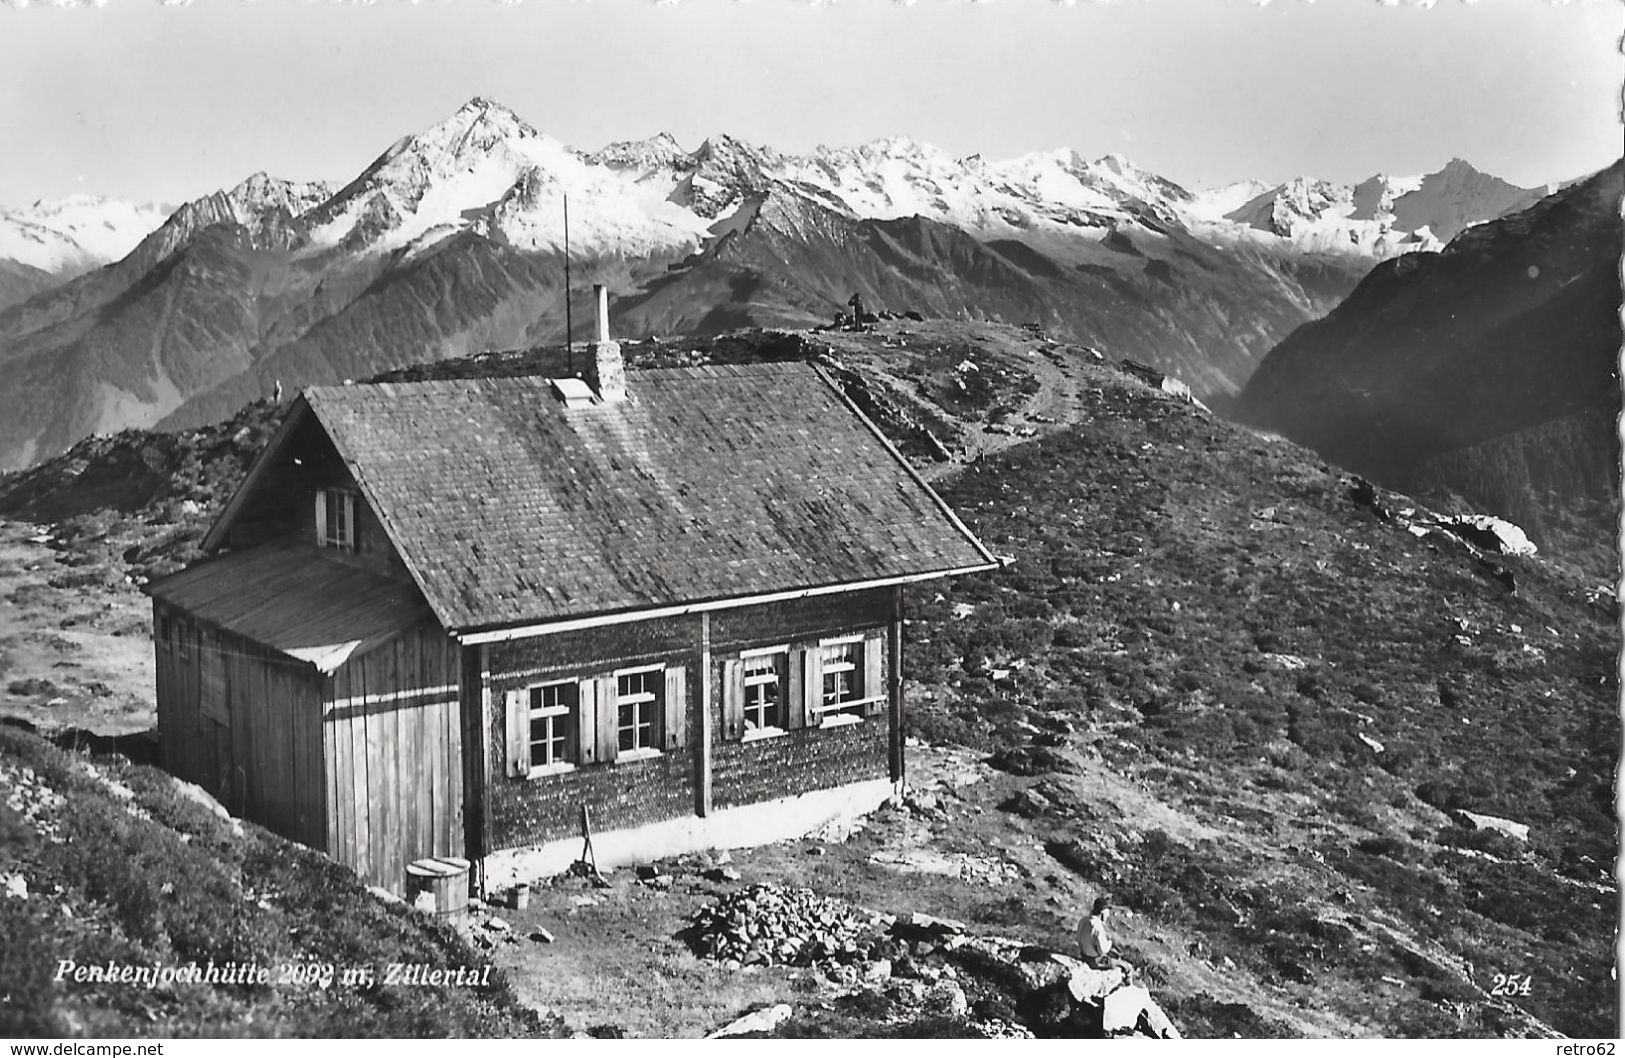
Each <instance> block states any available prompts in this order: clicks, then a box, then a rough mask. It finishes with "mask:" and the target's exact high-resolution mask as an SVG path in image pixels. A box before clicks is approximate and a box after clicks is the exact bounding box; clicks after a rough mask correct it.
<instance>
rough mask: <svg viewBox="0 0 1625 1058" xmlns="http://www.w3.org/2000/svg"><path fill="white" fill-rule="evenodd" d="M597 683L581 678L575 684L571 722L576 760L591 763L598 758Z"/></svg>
mask: <svg viewBox="0 0 1625 1058" xmlns="http://www.w3.org/2000/svg"><path fill="white" fill-rule="evenodd" d="M597 688H598V683H597V681H595V680H581V681H579V682H578V683H577V684H576V711H575V715H574V716H572V717H571V718H570V719H571V722H572V723H573V724H575V733H576V760H578V761H580V762H581V763H582V764H592V763H594V762H596V761H597V760H598V695H597V693H596V692H597Z"/></svg>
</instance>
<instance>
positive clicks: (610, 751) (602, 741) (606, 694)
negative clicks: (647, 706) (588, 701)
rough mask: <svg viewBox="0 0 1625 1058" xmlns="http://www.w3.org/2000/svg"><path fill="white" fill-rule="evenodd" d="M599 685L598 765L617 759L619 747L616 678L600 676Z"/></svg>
mask: <svg viewBox="0 0 1625 1058" xmlns="http://www.w3.org/2000/svg"><path fill="white" fill-rule="evenodd" d="M596 682H597V684H598V763H600V764H608V763H609V762H610V761H613V760H614V759H615V750H616V746H617V738H618V736H617V732H616V730H615V723H616V718H615V712H616V710H615V697H616V693H617V689H616V684H615V677H614V676H600V677H598V679H597V681H596Z"/></svg>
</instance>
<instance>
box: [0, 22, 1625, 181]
mask: <svg viewBox="0 0 1625 1058" xmlns="http://www.w3.org/2000/svg"><path fill="white" fill-rule="evenodd" d="M1622 33H1625V4H1622V3H1620V2H1619V0H1575V2H1569V3H1554V2H1550V0H1476V2H1463V0H1436V2H1429V0H1318V2H1313V3H1311V2H1309V0H1262V2H1261V0H1108V2H1102V0H1070V2H1069V0H1060V2H1057V0H982V2H974V0H914V2H898V0H822V2H811V0H677V2H672V0H658V2H657V0H570V2H567V0H418V2H409V0H375V2H371V3H348V2H334V0H320V2H312V0H192V2H185V0H100V2H94V0H93V2H88V3H76V2H75V0H0V206H18V205H22V204H25V203H28V202H31V201H34V200H35V199H40V198H58V197H62V196H65V195H70V194H103V195H114V196H120V197H125V198H132V199H136V200H141V201H154V202H163V203H166V204H170V205H174V204H178V203H180V202H182V201H184V200H187V199H191V198H195V197H198V196H200V195H203V194H207V193H208V192H210V191H213V190H216V189H219V188H223V187H230V186H232V185H234V184H236V183H238V182H239V181H241V180H242V179H244V178H245V177H247V176H248V175H250V174H252V173H254V172H256V171H260V170H265V171H268V172H270V173H272V174H273V175H276V176H281V177H287V178H291V179H306V180H311V179H327V180H339V181H347V180H349V179H350V178H352V177H354V176H355V175H357V174H358V173H359V172H360V171H361V170H362V169H363V168H365V166H366V165H367V164H368V163H369V162H370V161H371V160H372V159H373V158H374V157H376V156H377V155H378V154H379V153H381V152H382V151H384V150H385V149H387V148H388V146H389V145H390V144H391V143H392V142H394V141H395V140H396V139H398V138H400V137H401V136H404V135H407V134H410V133H413V132H418V131H421V130H423V129H425V128H427V127H428V126H430V125H433V124H435V123H436V122H438V121H441V120H443V119H445V118H446V117H448V116H450V115H451V114H452V113H453V112H454V111H455V110H456V109H457V108H458V107H459V106H460V105H461V104H462V103H463V102H465V101H466V100H467V99H469V98H470V97H472V96H475V95H484V96H488V97H490V98H493V99H496V100H498V101H500V102H502V103H504V104H506V105H508V106H509V107H511V108H512V109H514V110H515V111H517V112H518V113H519V114H520V116H522V117H524V118H525V119H526V120H528V121H529V122H530V123H531V124H533V125H535V126H536V127H537V128H539V129H541V130H542V131H544V132H546V133H548V134H550V135H552V136H555V137H557V138H558V139H560V140H563V141H564V142H566V143H569V144H571V145H572V146H575V147H578V148H582V149H586V150H591V149H595V148H597V147H601V146H603V145H604V144H606V143H609V142H612V141H615V140H623V139H638V138H642V137H645V136H649V135H653V134H655V133H657V132H661V131H666V132H670V133H671V134H672V135H674V136H676V137H677V139H678V141H679V142H681V143H682V144H684V145H685V146H687V147H690V148H692V147H697V146H698V145H699V144H700V142H701V141H702V140H703V139H704V138H705V137H706V136H707V135H711V134H713V133H718V132H726V133H729V134H731V135H733V136H736V137H738V138H740V139H744V140H747V141H751V142H755V143H765V144H768V145H770V146H773V147H776V148H778V149H780V150H785V151H802V150H807V149H810V148H811V147H813V146H814V145H816V144H820V143H824V144H829V145H832V146H845V145H852V144H857V143H862V142H866V141H868V140H873V139H876V138H879V137H882V136H892V135H906V136H909V137H911V138H913V139H916V140H919V141H923V142H927V143H931V144H935V145H936V146H938V147H940V148H942V149H943V150H946V151H948V152H950V153H952V154H955V155H968V154H978V153H979V154H981V155H983V156H984V157H987V158H1006V157H1013V156H1015V155H1018V154H1022V153H1025V152H1028V151H1035V150H1049V149H1053V148H1058V147H1071V148H1073V149H1075V150H1077V151H1079V152H1080V153H1081V154H1083V155H1084V156H1086V157H1089V158H1095V157H1099V156H1100V155H1103V154H1107V153H1119V154H1123V155H1125V156H1127V157H1128V158H1129V159H1130V160H1132V161H1133V162H1135V163H1136V164H1138V165H1140V166H1142V167H1144V168H1146V169H1150V170H1151V171H1153V172H1156V173H1158V174H1160V175H1163V176H1165V177H1168V178H1169V179H1172V180H1174V181H1176V182H1178V183H1181V184H1184V185H1185V186H1187V187H1191V188H1206V187H1214V186H1218V185H1221V184H1224V183H1228V182H1231V181H1234V180H1241V179H1257V180H1264V181H1268V182H1271V183H1274V182H1278V181H1282V180H1286V179H1290V178H1292V177H1295V176H1315V177H1321V178H1324V179H1330V180H1337V181H1340V182H1354V181H1358V180H1361V179H1364V178H1365V177H1368V176H1370V175H1372V174H1374V173H1378V172H1383V173H1389V174H1392V175H1411V174H1420V173H1424V172H1429V171H1433V170H1436V169H1438V168H1439V167H1441V166H1442V165H1443V164H1444V163H1445V162H1447V161H1449V160H1450V159H1451V158H1452V157H1461V158H1465V159H1467V160H1468V161H1470V162H1472V163H1473V164H1474V165H1475V166H1477V167H1478V168H1480V169H1483V170H1485V171H1488V172H1492V173H1494V174H1496V175H1498V176H1501V177H1503V178H1504V179H1508V180H1511V181H1513V182H1514V183H1518V184H1523V185H1526V186H1533V185H1536V184H1542V183H1546V182H1551V181H1559V180H1565V179H1570V178H1573V177H1576V176H1580V175H1583V174H1585V173H1589V172H1591V171H1594V170H1596V169H1599V168H1601V167H1603V166H1605V165H1607V164H1609V163H1610V162H1611V161H1613V160H1615V159H1617V158H1618V157H1619V156H1620V155H1621V153H1622V151H1625V146H1622V142H1625V141H1622V131H1621V125H1620V116H1619V115H1620V96H1621V82H1622V78H1625V58H1622V56H1621V51H1620V46H1621V45H1620V41H1621V37H1622Z"/></svg>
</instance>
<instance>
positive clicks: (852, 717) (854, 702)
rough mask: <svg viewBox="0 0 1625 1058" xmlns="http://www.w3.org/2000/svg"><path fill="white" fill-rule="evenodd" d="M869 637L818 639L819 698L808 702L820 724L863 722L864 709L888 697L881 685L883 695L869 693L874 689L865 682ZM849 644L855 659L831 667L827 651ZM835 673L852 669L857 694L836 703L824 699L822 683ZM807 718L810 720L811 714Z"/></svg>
mask: <svg viewBox="0 0 1625 1058" xmlns="http://www.w3.org/2000/svg"><path fill="white" fill-rule="evenodd" d="M868 638H869V637H868V636H866V635H865V634H863V633H862V632H859V633H856V634H853V635H844V636H833V637H831V638H829V639H820V640H819V641H818V646H817V647H816V648H815V649H816V650H817V651H818V669H819V673H818V678H819V681H820V686H819V688H818V701H817V702H816V703H811V704H809V705H808V707H807V708H808V710H809V712H813V713H816V714H817V717H818V726H819V727H821V728H822V727H843V726H845V725H847V724H861V723H863V721H864V716H863V710H864V709H865V708H867V707H868V706H869V705H870V704H871V703H873V702H877V701H880V700H882V699H883V698H885V697H886V695H885V690H884V688H882V690H881V693H880V694H872V693H870V691H871V690H872V688H869V687H865V686H864V685H863V683H864V675H863V673H864V663H865V661H866V660H867V659H866V658H865V657H864V650H865V649H866V647H865V644H866V642H867V641H868ZM846 646H850V647H851V648H852V660H851V661H849V662H836V663H835V664H836V666H837V667H835V668H833V669H832V668H830V662H829V656H828V655H827V654H826V653H825V651H826V650H829V649H833V648H835V647H846ZM832 672H835V673H841V672H850V673H851V674H852V677H851V678H852V686H854V687H855V688H856V691H857V694H856V697H853V698H846V699H842V700H840V701H836V702H826V701H825V700H824V686H823V684H824V681H827V680H828V679H829V676H830V673H832ZM854 710H856V711H854ZM808 719H809V720H811V717H809V718H808Z"/></svg>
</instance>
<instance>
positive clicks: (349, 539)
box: [338, 492, 355, 551]
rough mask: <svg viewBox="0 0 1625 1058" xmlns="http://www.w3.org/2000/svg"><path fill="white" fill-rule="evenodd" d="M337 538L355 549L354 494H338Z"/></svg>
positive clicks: (352, 549) (346, 545)
mask: <svg viewBox="0 0 1625 1058" xmlns="http://www.w3.org/2000/svg"><path fill="white" fill-rule="evenodd" d="M338 501H339V523H340V524H339V540H340V541H342V542H343V545H344V546H345V547H346V548H348V549H349V550H351V551H354V550H355V496H354V495H353V494H351V493H348V492H342V493H340V494H339V495H338Z"/></svg>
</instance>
